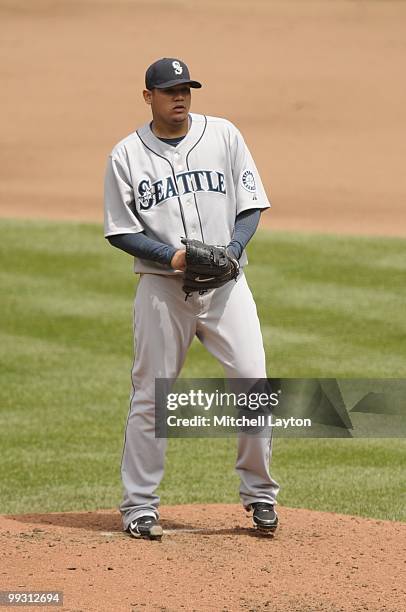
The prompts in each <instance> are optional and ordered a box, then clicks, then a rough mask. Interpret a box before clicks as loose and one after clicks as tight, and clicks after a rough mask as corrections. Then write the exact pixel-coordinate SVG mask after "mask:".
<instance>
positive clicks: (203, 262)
mask: <svg viewBox="0 0 406 612" xmlns="http://www.w3.org/2000/svg"><path fill="white" fill-rule="evenodd" d="M182 243H183V244H184V245H185V247H186V255H185V259H186V270H185V274H184V283H183V291H184V292H185V293H186V294H189V293H193V292H195V291H206V290H208V289H216V288H217V287H222V286H223V285H225V284H226V283H228V282H229V281H230V280H233V279H234V280H236V279H237V277H238V273H239V270H240V266H239V264H238V261H237V260H236V259H235V258H234V257H233V256H232V254H231V251H230V252H227V249H226V247H224V246H215V245H212V244H205V243H204V242H201V241H200V240H190V239H189V238H182Z"/></svg>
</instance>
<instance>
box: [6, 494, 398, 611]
mask: <svg viewBox="0 0 406 612" xmlns="http://www.w3.org/2000/svg"><path fill="white" fill-rule="evenodd" d="M279 515H280V519H281V527H280V529H279V531H278V532H277V534H276V535H275V537H274V538H271V537H266V536H261V535H259V534H258V533H257V532H255V531H254V530H253V529H252V527H251V518H250V517H249V516H248V515H245V513H244V511H243V510H242V509H241V507H240V506H237V505H189V506H172V507H164V508H162V511H161V519H162V524H163V527H164V530H165V535H164V538H163V540H162V542H160V543H159V542H149V541H145V540H133V539H132V538H130V537H129V536H127V535H126V534H124V533H122V531H121V522H120V517H119V514H118V513H117V512H115V511H99V512H79V513H64V514H62V513H56V514H28V515H21V516H3V517H0V530H1V533H0V537H1V557H2V564H1V565H2V569H1V574H2V575H1V584H2V587H1V588H2V589H3V590H4V589H7V590H12V589H16V590H20V591H22V590H59V591H63V592H64V608H63V609H64V610H69V611H71V612H73V611H76V612H78V611H79V610H83V611H86V612H88V611H93V610H94V611H97V612H102V611H112V610H114V612H120V611H122V610H123V611H124V610H126V611H128V610H137V611H138V610H160V611H166V612H169V611H170V612H175V611H176V612H179V610H188V611H189V610H190V611H192V610H196V611H200V610H201V611H208V610H218V611H223V612H226V611H229V612H231V611H234V610H251V611H259V610H261V611H262V610H273V611H279V612H282V611H283V612H287V611H291V610H296V611H297V612H306V611H309V612H310V611H311V612H314V611H319V610H323V611H324V610H326V611H327V610H328V611H329V612H335V611H347V610H348V611H350V610H351V612H356V611H361V610H362V611H363V610H368V611H370V612H371V611H378V610H379V611H380V612H382V611H383V610H385V611H388V612H389V611H391V612H395V611H399V610H401V609H403V604H402V603H401V602H402V601H404V596H405V591H404V590H403V588H402V587H403V586H404V585H405V583H406V581H405V576H404V566H405V564H404V559H405V525H404V524H403V523H396V522H389V521H378V520H367V519H362V518H358V517H353V516H344V515H338V514H331V513H325V512H311V511H308V510H294V509H289V508H283V507H279ZM402 572H403V574H402ZM26 609H33V608H26ZM59 609H60V608H59Z"/></svg>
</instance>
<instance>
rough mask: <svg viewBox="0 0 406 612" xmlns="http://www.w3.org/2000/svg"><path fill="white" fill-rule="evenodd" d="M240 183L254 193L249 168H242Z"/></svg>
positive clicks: (252, 178)
mask: <svg viewBox="0 0 406 612" xmlns="http://www.w3.org/2000/svg"><path fill="white" fill-rule="evenodd" d="M241 184H242V186H243V187H244V189H246V190H247V191H249V192H250V193H254V192H255V191H256V190H257V187H256V185H255V178H254V175H253V173H252V172H251V170H244V172H243V173H242V175H241Z"/></svg>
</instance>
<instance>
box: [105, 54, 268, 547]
mask: <svg viewBox="0 0 406 612" xmlns="http://www.w3.org/2000/svg"><path fill="white" fill-rule="evenodd" d="M145 86H146V88H145V90H144V91H143V96H144V100H145V102H146V104H148V105H149V106H150V107H151V112H152V121H151V122H148V123H147V124H145V125H144V126H142V127H141V128H139V129H138V130H136V131H135V132H133V133H132V134H130V135H129V136H127V137H126V138H124V139H123V140H121V141H120V142H119V143H118V144H117V145H116V146H115V147H114V148H113V150H112V152H111V154H110V156H109V158H108V162H107V168H106V175H105V237H106V238H107V239H108V240H109V242H110V243H111V244H112V245H113V246H115V247H117V248H119V249H122V250H123V251H125V252H127V253H129V254H130V255H132V256H133V257H134V258H135V259H134V262H135V273H137V274H139V275H140V280H139V284H138V287H137V292H136V296H135V302H134V350H135V359H134V364H133V368H132V394H131V402H130V409H129V414H128V418H127V424H126V430H125V441H124V448H123V457H122V465H121V474H122V481H123V485H124V498H123V501H122V503H121V506H120V511H121V514H122V520H123V526H124V529H125V530H126V531H127V532H128V533H129V534H130V535H132V536H133V537H136V538H138V537H145V538H150V539H154V538H156V539H160V537H161V536H162V527H161V525H160V524H159V511H158V506H159V497H158V496H157V493H156V489H157V487H158V485H159V483H160V481H161V479H162V476H163V471H164V459H165V449H166V443H167V440H166V439H165V438H156V437H155V430H154V419H155V404H154V394H155V378H168V379H176V378H177V376H178V375H179V373H180V370H181V368H182V365H183V363H184V360H185V356H186V352H187V350H188V348H189V346H190V344H191V342H192V340H193V338H194V337H195V336H197V338H198V339H199V340H200V341H201V342H202V343H203V344H204V346H205V347H206V348H207V349H208V350H209V351H210V353H212V354H213V355H214V356H215V357H216V358H217V359H218V360H219V362H220V363H221V364H222V366H223V368H224V372H225V375H226V377H227V378H228V379H229V378H231V379H232V378H249V379H254V380H256V379H261V378H266V367H265V354H264V348H263V341H262V335H261V329H260V324H259V320H258V315H257V311H256V306H255V303H254V300H253V297H252V294H251V291H250V289H249V287H248V285H247V281H246V278H245V275H244V266H245V265H246V264H247V257H246V253H245V250H244V248H245V246H246V244H247V243H248V241H249V240H250V238H251V237H252V235H253V234H254V232H255V230H256V228H257V225H258V222H259V218H260V213H261V211H262V210H265V209H267V208H268V207H269V206H270V204H269V202H268V199H267V196H266V193H265V190H264V188H263V185H262V182H261V179H260V177H259V174H258V171H257V168H256V167H255V163H254V161H253V159H252V157H251V154H250V152H249V150H248V148H247V146H246V144H245V142H244V139H243V137H242V136H241V134H240V132H239V131H238V129H237V128H236V127H235V126H234V125H233V124H232V123H230V122H229V121H227V120H225V119H220V118H218V117H208V116H205V115H199V114H194V113H190V112H189V111H190V105H191V89H192V88H193V89H197V88H200V87H201V84H200V83H199V82H198V81H194V80H192V79H191V78H190V74H189V70H188V67H187V66H186V64H185V63H184V62H183V61H181V60H180V59H176V58H163V59H160V60H158V61H156V62H155V63H153V64H152V65H151V66H150V67H149V68H148V70H147V72H146V75H145ZM196 241H197V242H196ZM196 244H197V245H198V246H199V248H200V252H203V253H204V254H205V255H207V253H209V259H210V260H211V261H212V262H213V261H214V262H215V263H216V264H218V265H219V267H221V266H223V268H222V269H224V270H225V275H223V276H221V279H220V282H219V283H218V284H213V285H212V287H215V288H211V286H210V284H207V283H212V282H213V278H214V277H213V275H212V274H206V275H204V274H199V273H196V271H195V270H192V269H191V270H189V271H188V266H190V267H191V266H192V264H191V263H190V261H191V256H190V250H191V249H192V247H193V245H196ZM207 245H209V246H207ZM213 245H223V247H226V248H222V249H221V248H220V249H217V247H216V246H213ZM198 250H199V249H198ZM188 261H189V263H188ZM199 270H200V271H201V269H200V268H199ZM188 274H189V276H188V279H189V280H188V281H187V282H186V281H185V278H186V277H187V275H188ZM222 274H223V273H222ZM191 279H192V280H191ZM192 281H193V282H192ZM199 283H201V284H199ZM185 293H186V298H187V299H185ZM270 457H271V437H267V438H266V437H257V436H250V435H248V434H244V433H240V434H239V436H238V454H237V461H236V470H237V473H238V474H239V477H240V498H241V501H242V504H243V506H244V508H245V509H246V510H247V511H250V510H252V511H253V522H254V525H255V526H256V527H258V528H260V529H261V530H267V531H268V532H273V531H274V530H275V529H276V526H277V523H278V517H277V514H276V511H275V504H276V496H277V493H278V490H279V486H278V484H277V482H275V480H273V479H272V477H271V475H270V473H269V461H270Z"/></svg>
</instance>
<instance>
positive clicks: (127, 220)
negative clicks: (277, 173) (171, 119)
mask: <svg viewBox="0 0 406 612" xmlns="http://www.w3.org/2000/svg"><path fill="white" fill-rule="evenodd" d="M189 117H190V120H191V124H190V129H189V131H188V133H187V135H186V136H185V138H184V139H183V140H182V141H181V142H180V143H179V144H178V145H177V146H176V147H173V146H171V145H169V144H167V143H165V142H163V141H161V140H160V139H159V138H157V137H156V136H155V135H154V133H153V132H152V130H151V125H150V123H147V124H146V125H144V126H143V127H141V128H140V129H138V130H137V131H136V132H134V133H132V134H130V135H129V136H127V137H126V138H124V139H123V140H121V141H120V142H119V143H118V144H117V145H116V146H115V147H114V149H113V151H112V152H111V154H110V156H109V159H108V163H107V169H106V176H105V205H104V230H105V236H106V237H107V236H113V235H115V234H127V233H137V232H144V233H145V234H146V235H147V236H149V237H150V238H153V239H155V240H159V241H160V242H163V243H165V244H169V245H171V246H173V247H175V248H178V249H181V248H184V247H183V245H182V243H181V238H182V237H187V238H196V239H198V240H202V241H203V242H206V243H207V244H217V245H227V244H228V243H229V242H230V241H231V239H232V235H233V230H234V225H235V219H236V216H237V215H238V214H239V213H240V212H242V211H244V210H249V209H255V208H259V209H266V208H269V206H270V203H269V201H268V198H267V196H266V193H265V189H264V187H263V185H262V182H261V179H260V176H259V174H258V170H257V168H256V166H255V163H254V161H253V159H252V157H251V154H250V152H249V150H248V148H247V146H246V144H245V142H244V139H243V137H242V135H241V134H240V132H239V131H238V129H237V128H236V127H235V126H234V125H233V124H232V123H230V121H227V120H225V119H221V118H218V117H206V116H205V115H198V114H194V113H191V114H190V115H189ZM246 263H247V256H246V253H245V251H244V253H243V254H242V256H241V259H240V264H241V266H244V265H245V264H246ZM135 272H138V273H141V272H142V273H144V272H152V273H155V274H157V273H158V274H176V273H178V272H175V271H174V270H172V269H170V268H169V267H167V266H164V265H162V264H159V263H156V262H153V261H147V260H142V259H136V260H135Z"/></svg>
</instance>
